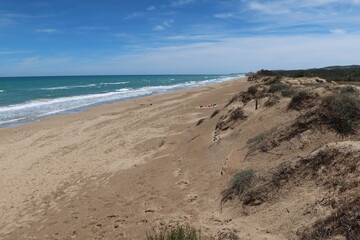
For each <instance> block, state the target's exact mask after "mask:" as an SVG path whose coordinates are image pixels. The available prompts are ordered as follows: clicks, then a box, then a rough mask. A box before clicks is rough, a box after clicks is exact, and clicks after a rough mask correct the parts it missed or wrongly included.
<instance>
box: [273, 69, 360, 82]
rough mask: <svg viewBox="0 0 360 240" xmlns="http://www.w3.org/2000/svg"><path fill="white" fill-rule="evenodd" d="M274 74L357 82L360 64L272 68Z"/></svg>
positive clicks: (359, 75)
mask: <svg viewBox="0 0 360 240" xmlns="http://www.w3.org/2000/svg"><path fill="white" fill-rule="evenodd" d="M270 72H271V75H269V76H272V75H274V74H276V75H280V76H284V77H291V78H297V77H320V78H323V79H326V80H329V81H341V82H355V81H360V66H359V65H352V66H333V67H325V68H313V69H304V70H272V71H270Z"/></svg>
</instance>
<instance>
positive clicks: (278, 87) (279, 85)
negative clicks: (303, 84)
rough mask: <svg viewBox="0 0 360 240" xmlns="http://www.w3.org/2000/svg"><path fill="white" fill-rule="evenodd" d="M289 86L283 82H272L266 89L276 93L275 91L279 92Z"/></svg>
mask: <svg viewBox="0 0 360 240" xmlns="http://www.w3.org/2000/svg"><path fill="white" fill-rule="evenodd" d="M289 88H290V86H289V85H286V84H283V83H275V84H272V85H271V86H270V88H269V90H268V92H269V93H276V92H281V91H284V90H286V89H289Z"/></svg>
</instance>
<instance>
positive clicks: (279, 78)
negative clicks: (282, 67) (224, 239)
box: [265, 75, 282, 85]
mask: <svg viewBox="0 0 360 240" xmlns="http://www.w3.org/2000/svg"><path fill="white" fill-rule="evenodd" d="M281 79H282V76H280V75H277V76H276V77H275V78H274V79H271V80H270V81H267V82H265V85H273V84H279V83H280V81H281Z"/></svg>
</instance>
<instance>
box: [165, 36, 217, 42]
mask: <svg viewBox="0 0 360 240" xmlns="http://www.w3.org/2000/svg"><path fill="white" fill-rule="evenodd" d="M166 39H168V40H185V41H193V40H209V41H211V40H220V39H221V36H219V35H176V36H170V37H167V38H166Z"/></svg>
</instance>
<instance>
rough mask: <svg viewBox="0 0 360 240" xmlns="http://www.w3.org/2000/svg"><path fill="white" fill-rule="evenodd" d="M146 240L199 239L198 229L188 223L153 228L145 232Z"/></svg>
mask: <svg viewBox="0 0 360 240" xmlns="http://www.w3.org/2000/svg"><path fill="white" fill-rule="evenodd" d="M146 239H147V240H200V239H201V236H200V231H198V230H196V229H195V228H194V227H191V226H190V225H184V226H181V225H178V226H176V227H171V228H164V229H160V230H153V233H147V234H146Z"/></svg>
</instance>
